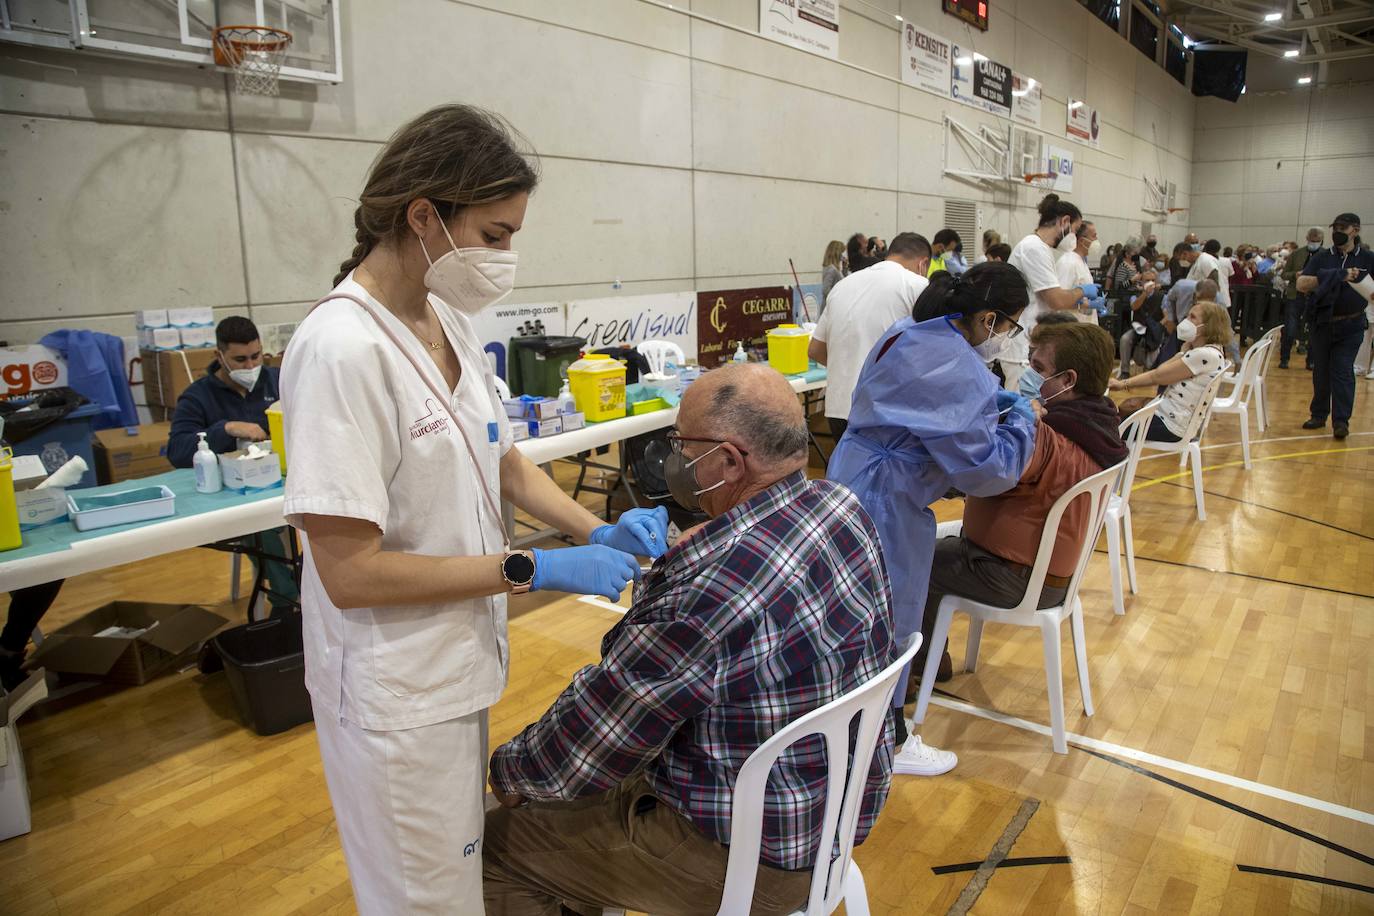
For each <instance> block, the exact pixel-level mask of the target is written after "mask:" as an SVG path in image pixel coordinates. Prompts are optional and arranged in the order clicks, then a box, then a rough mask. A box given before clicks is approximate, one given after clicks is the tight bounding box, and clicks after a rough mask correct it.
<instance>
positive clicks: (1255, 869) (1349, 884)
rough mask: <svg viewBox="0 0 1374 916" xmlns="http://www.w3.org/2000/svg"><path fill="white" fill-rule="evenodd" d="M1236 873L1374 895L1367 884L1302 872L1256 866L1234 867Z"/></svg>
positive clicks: (1373, 890)
mask: <svg viewBox="0 0 1374 916" xmlns="http://www.w3.org/2000/svg"><path fill="white" fill-rule="evenodd" d="M1236 869H1237V870H1238V871H1243V872H1249V873H1250V874H1252V875H1273V876H1274V877H1275V878H1292V879H1293V880H1294V881H1315V882H1316V883H1317V884H1329V885H1331V886H1332V887H1344V888H1348V889H1350V890H1352V891H1364V892H1365V893H1366V894H1374V887H1370V886H1369V885H1368V884H1356V883H1355V882H1353V881H1339V880H1337V879H1335V878H1326V877H1323V876H1322V875H1304V874H1303V873H1302V872H1296V871H1284V870H1283V869H1281V868H1262V867H1260V866H1258V865H1240V864H1237V865H1236Z"/></svg>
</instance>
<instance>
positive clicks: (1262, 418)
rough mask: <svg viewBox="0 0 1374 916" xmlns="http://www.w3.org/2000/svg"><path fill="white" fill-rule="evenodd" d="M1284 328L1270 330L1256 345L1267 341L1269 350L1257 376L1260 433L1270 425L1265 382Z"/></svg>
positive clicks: (1257, 420) (1256, 407) (1257, 417)
mask: <svg viewBox="0 0 1374 916" xmlns="http://www.w3.org/2000/svg"><path fill="white" fill-rule="evenodd" d="M1282 335H1283V327H1282V326H1279V327H1277V328H1270V329H1269V330H1268V331H1266V332H1265V334H1264V336H1263V337H1261V338H1260V339H1259V340H1257V341H1255V343H1256V344H1257V345H1258V344H1262V343H1264V342H1266V341H1268V343H1269V348H1268V349H1267V350H1265V351H1264V357H1263V359H1261V360H1260V366H1259V372H1258V373H1256V375H1255V423H1256V425H1258V426H1259V431H1260V432H1264V430H1265V428H1266V427H1267V426H1268V425H1269V400H1268V390H1267V389H1266V388H1265V383H1264V380H1265V378H1267V377H1268V375H1269V367H1270V366H1271V365H1272V364H1273V362H1274V354H1275V353H1276V352H1278V350H1279V348H1280V346H1281V340H1282Z"/></svg>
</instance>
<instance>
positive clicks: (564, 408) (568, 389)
mask: <svg viewBox="0 0 1374 916" xmlns="http://www.w3.org/2000/svg"><path fill="white" fill-rule="evenodd" d="M570 413H577V404H576V403H575V402H574V401H573V396H572V383H571V382H569V381H568V380H567V379H566V378H565V379H563V387H562V388H559V389H558V415H559V416H567V415H568V414H570Z"/></svg>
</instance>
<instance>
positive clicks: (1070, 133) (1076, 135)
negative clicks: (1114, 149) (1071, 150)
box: [1064, 99, 1102, 149]
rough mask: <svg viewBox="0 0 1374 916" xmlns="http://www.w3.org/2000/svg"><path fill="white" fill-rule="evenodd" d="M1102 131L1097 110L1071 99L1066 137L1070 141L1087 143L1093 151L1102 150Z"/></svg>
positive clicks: (1065, 130)
mask: <svg viewBox="0 0 1374 916" xmlns="http://www.w3.org/2000/svg"><path fill="white" fill-rule="evenodd" d="M1100 131H1101V122H1100V121H1098V119H1097V109H1096V108H1093V107H1092V106H1091V105H1089V104H1088V103H1087V102H1085V101H1083V100H1082V99H1069V104H1068V109H1067V117H1066V123H1065V125H1064V135H1065V136H1066V137H1068V138H1069V139H1070V140H1077V141H1078V142H1079V143H1086V144H1088V145H1089V146H1091V147H1092V148H1093V149H1101V147H1102V144H1101V138H1100Z"/></svg>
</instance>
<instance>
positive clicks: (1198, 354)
mask: <svg viewBox="0 0 1374 916" xmlns="http://www.w3.org/2000/svg"><path fill="white" fill-rule="evenodd" d="M1177 333H1178V339H1179V340H1181V341H1182V342H1183V345H1182V349H1181V350H1180V351H1179V352H1178V354H1177V355H1175V356H1173V357H1170V358H1169V359H1168V360H1166V361H1165V362H1162V363H1160V364H1159V365H1158V366H1156V367H1155V368H1153V369H1151V370H1150V371H1149V372H1142V373H1140V374H1139V375H1134V376H1131V378H1129V379H1115V378H1114V379H1112V380H1111V381H1110V382H1109V383H1108V387H1109V388H1111V390H1112V391H1129V390H1131V389H1132V388H1157V387H1159V386H1161V385H1163V386H1165V387H1164V395H1163V400H1161V401H1160V405H1159V411H1158V412H1157V413H1156V414H1155V416H1154V418H1153V419H1152V420H1151V421H1150V426H1149V429H1148V430H1146V438H1147V439H1151V440H1153V441H1155V442H1178V441H1179V440H1180V439H1182V438H1183V434H1184V433H1185V432H1186V431H1187V429H1188V420H1189V419H1190V418H1191V417H1192V415H1193V411H1194V410H1196V409H1197V405H1198V402H1199V401H1200V400H1201V399H1202V394H1203V392H1205V391H1206V390H1207V386H1208V385H1210V384H1211V383H1212V379H1213V378H1215V377H1216V375H1217V373H1218V372H1222V371H1224V370H1225V369H1226V366H1227V362H1226V354H1225V352H1224V349H1225V347H1226V346H1227V345H1228V344H1229V343H1230V342H1231V319H1230V317H1229V314H1228V313H1227V311H1226V309H1224V308H1222V307H1221V306H1220V305H1219V304H1218V303H1216V302H1203V301H1195V302H1194V303H1193V307H1192V308H1191V309H1190V310H1189V311H1188V317H1187V318H1185V319H1184V320H1183V321H1180V322H1179V324H1178V331H1177ZM1149 400H1150V399H1149V398H1147V397H1135V398H1128V399H1126V400H1125V401H1122V402H1121V404H1120V405H1119V410H1120V413H1121V419H1122V420H1125V419H1126V418H1127V417H1129V416H1130V415H1131V414H1133V413H1135V412H1136V411H1137V410H1139V409H1140V408H1141V407H1143V406H1145V404H1147V403H1148V402H1149Z"/></svg>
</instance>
